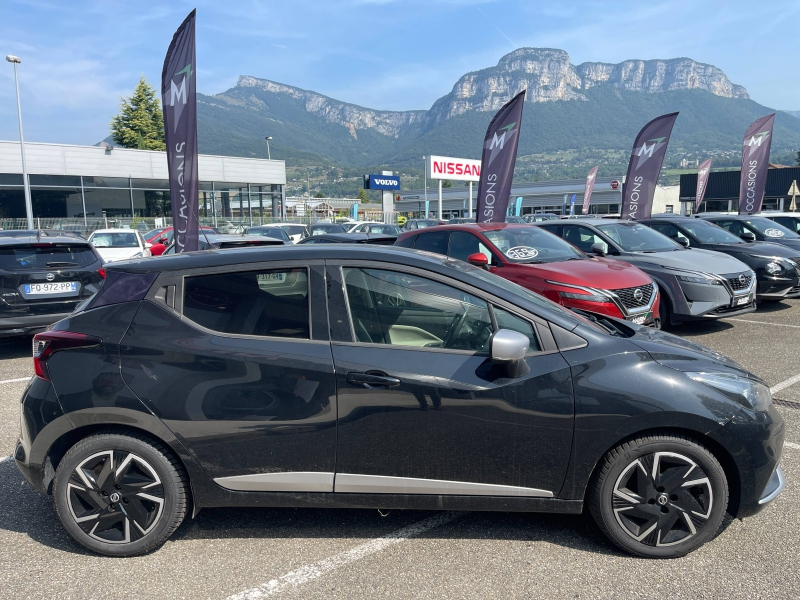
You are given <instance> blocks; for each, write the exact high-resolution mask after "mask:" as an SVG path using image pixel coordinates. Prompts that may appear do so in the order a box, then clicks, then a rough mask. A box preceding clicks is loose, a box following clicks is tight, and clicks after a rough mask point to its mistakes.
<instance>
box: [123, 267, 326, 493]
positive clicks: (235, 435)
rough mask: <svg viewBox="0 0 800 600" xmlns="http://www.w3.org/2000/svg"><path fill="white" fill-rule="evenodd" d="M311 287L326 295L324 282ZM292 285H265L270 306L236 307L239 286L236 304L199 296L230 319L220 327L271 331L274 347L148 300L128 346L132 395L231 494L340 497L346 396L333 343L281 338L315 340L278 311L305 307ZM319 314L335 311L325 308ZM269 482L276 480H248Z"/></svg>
mask: <svg viewBox="0 0 800 600" xmlns="http://www.w3.org/2000/svg"><path fill="white" fill-rule="evenodd" d="M320 273H321V272H320ZM225 275H226V277H230V274H229V273H228V274H225ZM311 281H312V284H313V283H314V282H316V283H317V284H318V285H324V281H323V280H322V278H321V277H312V278H311ZM284 283H285V284H286V285H282V284H284ZM290 283H291V281H285V282H283V281H280V280H279V279H272V280H271V279H268V278H267V279H263V280H259V281H258V286H259V287H258V288H256V289H257V290H260V291H263V292H267V298H268V299H267V300H264V299H263V295H262V296H257V298H256V302H251V303H250V304H246V303H245V302H244V301H243V302H242V303H241V304H240V305H234V306H231V305H230V304H231V302H232V301H233V300H235V299H236V297H237V296H236V294H237V293H238V291H239V290H236V289H234V288H233V286H231V287H230V288H229V289H228V290H227V291H226V296H222V295H220V294H218V293H217V295H215V293H216V292H215V291H214V290H212V289H210V288H207V289H205V290H200V291H198V292H197V293H196V294H195V300H197V301H202V302H206V303H207V304H209V305H211V304H213V306H212V308H219V309H220V314H219V315H218V316H216V317H214V318H215V319H216V321H213V322H214V323H216V322H218V323H219V326H220V327H225V328H226V330H228V331H229V330H230V328H231V327H234V326H238V327H242V328H244V329H246V330H248V331H253V332H258V331H267V332H270V337H268V336H266V335H264V337H259V336H258V334H252V335H240V336H237V335H231V334H230V333H229V334H227V335H226V334H223V333H217V332H214V331H210V330H208V329H204V328H202V327H200V326H198V325H196V324H194V323H192V322H189V321H187V320H182V319H181V318H180V317H179V315H178V314H176V313H175V312H173V311H172V310H170V309H169V308H168V307H166V306H161V305H159V304H158V303H156V302H151V301H147V300H145V301H143V302H142V304H141V306H140V308H139V311H138V312H137V314H136V316H135V318H134V320H133V322H132V323H131V326H130V328H129V329H128V332H127V333H126V334H125V337H124V339H123V340H122V342H121V356H122V376H123V379H124V380H125V382H126V383H127V385H128V386H129V387H130V388H131V390H133V392H134V393H135V394H136V395H137V396H138V397H139V398H141V399H142V400H143V401H144V402H145V403H146V404H147V405H148V407H149V408H150V409H151V410H152V411H153V413H154V414H155V415H156V416H158V417H159V418H161V419H162V420H163V421H164V423H165V424H166V425H167V426H168V427H169V428H170V429H171V430H172V431H173V432H174V433H175V435H176V436H177V437H178V438H179V439H180V440H181V441H182V442H183V443H184V445H185V446H186V447H187V449H189V451H190V452H191V453H192V454H193V455H194V456H195V457H196V459H197V460H198V462H199V463H200V464H201V465H202V467H203V468H204V469H205V470H206V472H207V473H208V475H209V476H211V477H212V478H217V479H219V481H218V483H220V484H221V485H223V486H225V487H229V488H230V489H248V490H253V489H261V490H279V489H282V490H286V491H311V490H310V489H309V486H311V487H314V488H315V489H314V491H323V490H325V491H332V474H333V472H334V467H335V452H336V405H335V398H336V388H335V381H334V374H333V360H332V356H331V350H330V343H329V342H327V341H312V340H309V339H290V338H286V339H281V338H279V337H275V335H278V334H282V335H286V336H295V335H298V336H299V335H304V336H308V333H307V331H306V332H302V331H301V329H302V324H301V323H302V321H301V319H303V318H304V317H302V315H303V311H302V310H300V311H299V312H297V313H295V314H293V315H289V316H287V315H283V314H281V312H280V310H277V307H279V306H280V305H279V304H276V302H275V300H276V299H281V298H282V299H283V301H284V306H286V307H292V306H294V304H296V303H297V299H296V294H292V295H289V294H288V292H295V291H296V290H291V289H289V285H288V284H290ZM157 286H158V282H156V284H155V286H154V287H157ZM186 287H187V288H188V289H190V290H191V289H192V288H191V286H186ZM281 287H282V288H283V289H282V291H281V290H276V288H281ZM281 293H284V295H283V296H281ZM320 296H321V297H322V300H323V302H324V299H325V296H324V292H323V293H322V294H313V293H312V294H311V298H312V302H316V300H315V298H318V297H320ZM211 300H214V302H213V303H212V302H211ZM226 303H227V305H226ZM217 305H220V306H217ZM225 308H227V309H230V310H222V309H225ZM314 308H315V310H316V309H318V307H316V306H315V307H314ZM319 309H321V310H322V311H325V306H324V304H323V306H322V307H319ZM194 310H195V311H198V310H200V309H199V308H195V309H194ZM259 311H263V317H259V314H260V313H259ZM226 313H231V314H230V318H229V319H227V320H226V319H225V317H226V316H227V315H226ZM289 317H291V320H290V319H289ZM198 318H200V317H198ZM209 323H212V321H211V320H210V319H209ZM212 324H213V323H212ZM237 324H238V325H237ZM298 332H299V333H298ZM312 335H313V334H312ZM325 337H327V332H325ZM263 474H269V475H270V476H271V477H261V478H259V477H250V478H244V479H243V478H242V477H241V476H252V475H263ZM221 478H233V479H221ZM326 481H327V482H328V484H327V486H326V484H325V482H326ZM315 486H316V487H315Z"/></svg>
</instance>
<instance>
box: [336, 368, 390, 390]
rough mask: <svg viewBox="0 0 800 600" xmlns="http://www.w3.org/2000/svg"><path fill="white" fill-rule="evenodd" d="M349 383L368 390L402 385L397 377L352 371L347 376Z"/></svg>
mask: <svg viewBox="0 0 800 600" xmlns="http://www.w3.org/2000/svg"><path fill="white" fill-rule="evenodd" d="M347 383H351V384H353V385H362V386H364V387H367V388H376V387H397V386H398V385H400V380H399V379H398V378H397V377H389V376H387V375H379V374H377V373H359V372H357V371H352V372H350V373H348V374H347Z"/></svg>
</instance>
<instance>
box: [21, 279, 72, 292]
mask: <svg viewBox="0 0 800 600" xmlns="http://www.w3.org/2000/svg"><path fill="white" fill-rule="evenodd" d="M77 291H78V282H77V281H59V282H56V283H26V284H25V293H26V294H32V295H35V294H69V293H70V292H77Z"/></svg>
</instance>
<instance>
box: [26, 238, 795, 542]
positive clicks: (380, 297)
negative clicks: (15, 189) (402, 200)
mask: <svg viewBox="0 0 800 600" xmlns="http://www.w3.org/2000/svg"><path fill="white" fill-rule="evenodd" d="M34 366H35V369H36V376H35V377H33V378H32V379H31V381H30V383H29V384H28V386H27V388H26V389H25V392H24V395H23V398H22V402H21V412H22V416H21V424H22V427H21V434H20V438H19V442H18V443H17V445H16V449H15V454H14V457H15V459H16V463H17V465H18V467H19V469H20V470H21V471H22V473H23V474H24V475H25V477H26V478H27V479H28V480H29V481H30V482H31V483H32V484H33V486H34V487H35V488H36V489H37V490H39V491H41V492H47V493H51V494H52V495H53V497H54V502H55V507H56V511H57V512H58V516H59V518H60V519H61V521H62V523H63V525H64V527H65V528H66V530H67V531H68V532H69V533H70V534H71V535H72V536H73V537H74V538H75V539H76V540H77V541H78V542H80V543H81V544H83V545H84V546H86V547H87V548H90V549H92V550H93V551H95V552H99V553H102V554H107V555H114V556H130V555H135V554H140V553H143V552H147V551H149V550H152V549H154V548H156V547H158V546H159V545H160V544H162V543H163V542H164V541H165V540H166V539H167V538H169V536H170V535H171V534H172V532H174V531H175V529H176V528H177V527H178V525H179V524H180V523H181V521H182V520H183V519H184V517H185V516H186V515H187V513H188V512H190V511H193V512H196V511H198V510H200V509H201V508H203V507H222V506H231V507H244V506H261V507H286V506H295V507H315V508H319V507H343V508H366V507H372V508H398V509H425V510H451V509H455V510H463V509H467V510H488V511H529V512H554V513H573V514H578V513H580V512H581V511H582V510H583V508H584V506H585V505H588V507H589V509H590V510H591V512H592V514H593V515H594V517H595V519H596V520H597V522H598V524H599V525H600V527H601V528H602V530H603V531H604V532H605V533H606V534H607V535H608V536H609V537H610V539H611V540H613V541H614V542H615V543H616V544H618V545H619V546H620V547H622V548H624V549H626V550H628V551H630V552H632V553H635V554H638V555H641V556H646V557H673V556H680V555H683V554H686V553H688V552H690V551H691V550H693V549H695V548H697V547H699V546H700V545H702V544H703V543H704V542H706V541H708V540H709V539H711V538H712V537H713V536H714V535H715V534H716V533H717V531H718V529H719V528H720V524H721V523H722V521H723V518H724V517H725V515H726V513H730V514H732V515H736V516H738V517H745V516H748V515H752V514H754V513H756V512H758V510H760V509H761V508H763V507H764V505H765V504H766V503H768V502H769V501H771V500H772V499H773V498H775V497H776V496H777V495H778V493H779V492H780V491H781V489H782V488H783V487H784V477H783V474H782V471H781V469H780V467H779V461H780V456H781V451H782V448H783V438H784V424H783V421H782V419H781V417H780V415H779V414H778V412H777V411H776V409H775V407H774V406H773V404H772V399H771V396H770V392H769V388H768V387H767V386H766V385H765V384H764V382H763V381H761V380H760V379H759V378H758V377H756V376H755V375H753V374H751V373H748V372H747V371H746V370H744V369H743V368H742V367H740V366H738V365H737V364H736V363H734V362H732V361H731V360H729V359H727V358H725V357H723V356H721V355H720V354H717V353H716V352H712V351H711V350H708V349H706V348H704V347H702V346H699V345H697V344H694V343H692V342H688V341H685V340H682V339H680V338H677V337H673V336H671V335H669V334H664V333H661V332H658V331H654V330H652V329H649V328H646V327H638V326H632V325H630V324H626V323H625V322H624V321H618V320H615V319H603V318H593V320H588V319H587V318H584V317H582V316H580V315H577V314H575V313H571V312H569V311H567V310H565V309H563V308H562V307H560V306H558V305H556V304H553V303H552V302H550V301H549V300H546V299H544V298H542V297H541V296H538V295H536V294H534V293H532V292H529V291H527V290H525V289H523V288H521V287H519V286H517V285H515V284H513V283H510V282H508V281H506V280H505V279H501V278H500V277H497V276H495V275H492V274H491V273H488V272H486V271H484V270H482V269H479V268H476V267H473V266H471V265H469V264H467V263H465V262H462V261H459V260H453V259H449V258H447V257H444V256H438V255H433V254H430V253H422V252H416V251H414V250H407V249H403V248H396V247H391V248H384V247H374V246H366V247H354V246H353V245H351V244H330V245H326V246H325V247H324V248H317V247H316V246H311V247H299V246H287V247H283V248H274V249H259V248H254V249H247V250H226V251H209V252H196V253H189V254H184V255H180V256H173V257H165V258H161V259H158V260H152V259H144V260H137V261H127V262H124V263H115V264H113V265H112V266H110V267H109V270H108V273H107V279H106V284H105V285H104V286H103V288H102V289H101V290H100V292H99V293H98V294H97V295H95V296H94V298H93V299H92V300H91V301H90V302H87V303H86V305H84V306H82V307H81V308H80V309H79V310H78V311H76V312H75V313H74V314H73V315H71V316H70V317H69V318H67V319H64V320H63V321H61V322H59V323H57V324H56V325H55V326H54V327H53V328H52V330H50V331H47V332H44V333H41V334H38V335H37V336H36V337H35V338H34Z"/></svg>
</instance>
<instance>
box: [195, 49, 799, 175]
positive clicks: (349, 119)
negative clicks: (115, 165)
mask: <svg viewBox="0 0 800 600" xmlns="http://www.w3.org/2000/svg"><path fill="white" fill-rule="evenodd" d="M523 89H527V95H526V101H527V102H526V106H525V112H524V117H523V124H522V129H521V134H520V147H519V155H520V156H526V155H535V154H547V153H555V152H558V151H564V150H568V149H575V150H577V151H581V152H583V153H584V154H587V153H588V155H589V159H591V155H592V154H593V153H596V152H597V151H600V150H603V151H620V152H623V153H624V154H627V153H628V152H629V151H630V147H631V144H632V141H633V138H634V136H635V135H636V133H637V132H638V130H639V129H640V128H641V127H642V126H643V125H644V124H645V123H646V122H647V121H649V120H650V119H652V118H654V117H656V116H658V115H660V114H664V113H667V112H672V111H676V110H677V111H680V113H681V114H680V117H679V118H678V121H677V123H676V126H675V130H674V134H673V138H672V142H671V144H670V150H671V151H672V153H673V155H674V157H676V158H677V157H679V156H683V155H690V156H694V155H695V154H696V155H698V156H704V155H705V154H708V153H715V152H716V153H726V152H733V153H734V154H735V153H736V152H738V151H739V149H740V148H741V139H742V134H743V132H744V130H745V129H746V127H747V126H748V125H749V124H750V123H751V122H753V121H754V120H755V119H757V118H759V117H761V116H763V115H764V114H767V113H769V112H773V111H772V110H771V109H769V108H767V107H765V106H762V105H760V104H758V103H757V102H755V101H753V100H751V99H750V97H749V95H748V93H747V90H746V89H745V88H744V87H742V86H741V85H737V84H734V83H732V82H731V81H730V80H729V79H728V77H727V76H726V75H725V74H724V73H723V72H722V71H721V70H720V69H718V68H717V67H714V66H712V65H707V64H702V63H698V62H696V61H694V60H691V59H689V58H675V59H669V60H628V61H624V62H622V63H618V64H607V63H596V62H587V63H582V64H580V65H573V64H572V63H571V62H570V58H569V55H568V54H567V53H566V52H565V51H563V50H556V49H547V48H520V49H518V50H515V51H514V52H511V53H509V54H507V55H505V56H503V57H502V58H501V59H500V61H499V62H498V63H497V65H496V66H493V67H489V68H486V69H482V70H480V71H474V72H471V73H467V74H465V75H463V76H462V77H461V78H460V79H459V80H458V81H457V82H456V83H455V85H454V86H453V88H452V90H451V91H450V93H448V94H447V95H445V96H443V97H442V98H440V99H439V100H437V101H436V102H434V104H433V106H431V107H430V109H428V110H409V111H384V110H375V109H371V108H365V107H362V106H358V105H355V104H350V103H347V102H341V101H339V100H335V99H333V98H329V97H327V96H324V95H322V94H319V93H316V92H313V91H309V90H303V89H300V88H297V87H293V86H291V85H287V84H283V83H277V82H274V81H270V80H268V79H260V78H256V77H252V76H246V75H242V76H240V77H239V80H238V83H237V85H236V86H235V87H233V88H231V89H229V90H227V91H225V92H222V93H220V94H216V95H213V96H211V95H202V94H198V102H199V107H198V118H199V124H198V125H199V138H200V139H199V142H200V150H201V152H206V153H215V154H233V155H240V156H258V157H262V156H265V155H266V146H265V144H264V136H265V135H266V134H269V135H271V136H272V137H273V142H272V149H273V154H274V155H275V156H276V157H280V158H285V159H286V160H287V164H289V165H290V166H291V165H298V164H304V163H312V164H313V163H317V162H319V161H322V162H325V163H329V164H333V165H338V166H343V167H367V166H377V165H388V166H389V167H395V168H403V167H406V166H413V165H418V164H419V163H420V162H421V157H422V156H423V155H425V154H428V153H432V154H444V155H452V156H463V157H470V158H479V157H480V149H481V141H482V138H483V135H484V133H485V131H486V127H487V126H488V123H489V121H490V120H491V118H492V116H493V115H494V112H495V111H496V110H497V109H499V108H500V107H501V106H502V105H503V104H504V103H505V102H506V101H508V100H509V99H510V98H511V97H512V96H514V95H515V94H516V93H518V92H519V91H521V90H523ZM773 140H774V141H773V148H777V149H786V150H789V149H792V148H797V147H798V146H800V119H799V118H796V117H795V116H793V115H790V114H788V113H779V114H778V117H777V119H776V124H775V132H774V137H773Z"/></svg>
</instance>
